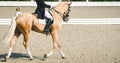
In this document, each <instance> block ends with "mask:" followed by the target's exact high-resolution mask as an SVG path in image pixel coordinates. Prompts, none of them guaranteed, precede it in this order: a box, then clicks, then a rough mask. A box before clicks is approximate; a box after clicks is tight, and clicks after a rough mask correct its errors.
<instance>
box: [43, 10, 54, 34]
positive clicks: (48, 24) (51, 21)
mask: <svg viewBox="0 0 120 63" xmlns="http://www.w3.org/2000/svg"><path fill="white" fill-rule="evenodd" d="M45 17H46V18H47V22H46V26H45V28H44V32H46V33H47V34H48V33H49V32H50V25H51V24H52V23H53V17H52V16H51V15H50V13H49V12H48V11H45Z"/></svg>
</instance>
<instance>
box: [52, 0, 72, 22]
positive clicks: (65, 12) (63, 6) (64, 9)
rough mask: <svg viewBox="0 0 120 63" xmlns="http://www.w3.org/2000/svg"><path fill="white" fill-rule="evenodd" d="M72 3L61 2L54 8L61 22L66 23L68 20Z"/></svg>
mask: <svg viewBox="0 0 120 63" xmlns="http://www.w3.org/2000/svg"><path fill="white" fill-rule="evenodd" d="M71 4H72V2H70V3H68V2H62V3H60V4H58V5H57V6H56V7H55V9H54V10H55V11H56V12H57V13H58V14H59V15H60V16H61V17H62V18H63V21H65V22H67V21H68V20H69V18H68V17H69V12H70V8H71V7H70V5H71Z"/></svg>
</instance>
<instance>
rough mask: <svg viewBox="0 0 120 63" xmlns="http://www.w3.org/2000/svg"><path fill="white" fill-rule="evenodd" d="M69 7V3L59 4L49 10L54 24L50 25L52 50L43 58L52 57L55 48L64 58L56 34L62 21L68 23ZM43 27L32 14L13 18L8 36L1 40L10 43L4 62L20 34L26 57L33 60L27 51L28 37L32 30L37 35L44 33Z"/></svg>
mask: <svg viewBox="0 0 120 63" xmlns="http://www.w3.org/2000/svg"><path fill="white" fill-rule="evenodd" d="M70 5H71V3H68V2H62V3H59V4H58V5H57V6H55V7H54V8H52V10H51V14H52V15H53V18H54V23H53V24H52V25H51V32H50V34H51V36H52V39H53V49H52V50H51V51H50V52H49V53H46V54H45V55H44V58H46V57H48V56H50V55H52V54H53V52H54V50H55V49H56V48H57V47H58V48H59V49H60V53H61V55H62V58H65V55H64V53H63V51H62V50H61V45H60V42H59V39H58V32H59V31H60V29H61V23H62V21H68V17H69V11H70ZM44 27H45V24H40V23H39V21H38V19H37V17H36V15H34V14H32V13H23V14H21V15H19V16H17V17H15V18H14V19H13V21H12V25H11V28H10V30H9V32H8V35H7V36H6V37H5V39H4V40H3V42H9V41H10V49H9V52H8V55H7V56H6V57H5V60H6V59H8V58H10V56H11V51H12V47H13V45H14V43H15V41H16V40H17V39H18V37H19V36H20V34H23V37H24V40H23V45H24V47H25V49H26V50H27V51H28V55H29V56H30V59H33V56H32V55H31V52H30V50H29V49H28V38H29V35H30V31H31V30H33V31H36V32H39V33H45V32H43V30H44Z"/></svg>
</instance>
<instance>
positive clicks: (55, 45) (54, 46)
mask: <svg viewBox="0 0 120 63" xmlns="http://www.w3.org/2000/svg"><path fill="white" fill-rule="evenodd" d="M51 36H52V39H53V49H52V51H51V52H49V53H47V54H45V55H44V58H47V57H49V56H51V55H52V54H53V52H54V51H55V49H56V48H57V47H58V48H59V49H60V53H61V55H62V59H65V55H64V53H63V51H62V50H61V45H60V42H59V40H58V34H57V32H56V33H52V34H51Z"/></svg>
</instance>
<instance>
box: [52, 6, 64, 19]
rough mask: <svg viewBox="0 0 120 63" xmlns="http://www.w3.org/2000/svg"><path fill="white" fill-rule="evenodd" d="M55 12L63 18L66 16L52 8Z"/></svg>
mask: <svg viewBox="0 0 120 63" xmlns="http://www.w3.org/2000/svg"><path fill="white" fill-rule="evenodd" d="M52 9H53V10H54V11H55V12H57V13H58V14H59V15H60V16H61V17H63V16H64V14H62V13H60V12H59V11H57V10H55V9H54V8H52Z"/></svg>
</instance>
